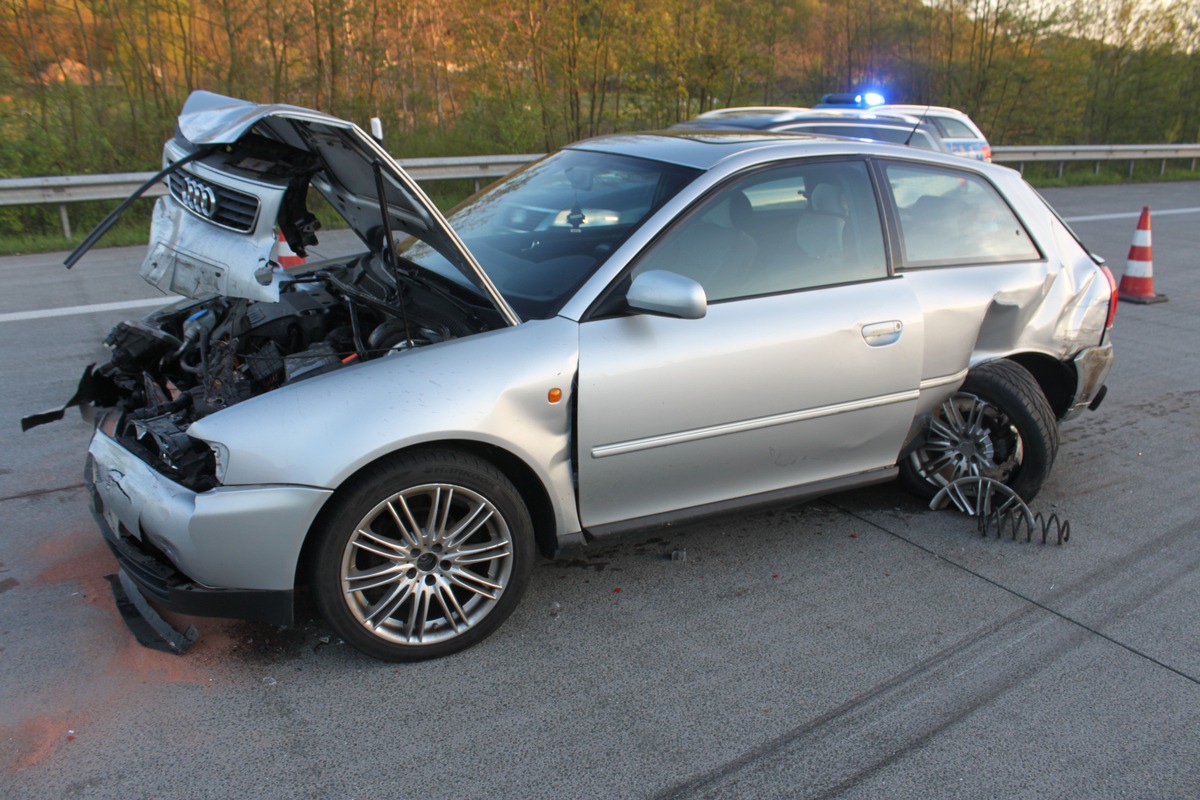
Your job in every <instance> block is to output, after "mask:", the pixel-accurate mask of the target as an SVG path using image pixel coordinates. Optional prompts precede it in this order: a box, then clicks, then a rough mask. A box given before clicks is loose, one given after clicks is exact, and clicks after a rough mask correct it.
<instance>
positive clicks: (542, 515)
mask: <svg viewBox="0 0 1200 800" xmlns="http://www.w3.org/2000/svg"><path fill="white" fill-rule="evenodd" d="M423 450H456V451H458V452H460V453H467V454H470V455H473V456H475V457H477V458H481V459H483V460H485V461H488V462H489V463H491V464H492V465H494V466H495V467H496V468H497V469H499V470H500V471H501V472H502V473H504V476H505V477H506V478H508V480H510V481H511V482H512V484H513V486H515V487H516V490H517V493H518V494H520V496H521V499H522V501H524V503H525V507H526V509H527V510H528V511H529V518H530V520H531V521H532V523H533V531H534V538H535V542H536V545H537V549H538V551H539V552H540V553H541V554H542V555H544V556H547V557H549V556H550V555H552V554H553V553H554V551H555V550H556V549H557V547H558V531H557V525H556V523H555V516H554V507H553V505H552V504H551V502H550V496H549V494H548V493H547V491H546V487H545V486H544V485H543V484H542V482H541V480H540V479H539V478H538V477H537V474H536V473H535V472H534V471H533V470H532V469H531V468H530V467H529V465H528V464H526V463H525V462H524V461H523V460H522V459H521V458H519V457H518V456H516V455H514V454H513V453H510V452H509V451H507V450H505V449H503V448H501V447H496V446H495V445H489V444H486V443H484V442H478V441H472V440H469V439H447V440H441V441H434V442H422V443H421V444H417V445H412V446H410V447H404V448H401V449H399V450H394V451H392V452H390V453H387V454H385V455H382V456H380V457H379V458H376V459H375V460H374V461H370V462H368V463H366V464H363V465H362V466H361V467H359V468H358V470H357V471H355V472H354V473H353V474H352V475H350V476H349V477H348V478H346V480H344V481H343V482H342V483H341V485H340V486H338V488H337V489H336V490H334V492H333V494H332V495H330V497H329V498H328V499H327V500H326V501H325V504H324V505H323V506H322V507H321V510H320V511H319V512H318V513H317V516H316V518H315V519H314V520H313V523H312V525H310V526H309V529H308V532H307V533H306V534H305V537H304V544H303V545H302V546H301V548H300V557H299V558H298V559H297V561H296V576H295V579H294V583H295V585H296V586H300V585H302V584H305V583H307V582H308V576H309V574H310V571H311V569H312V562H313V555H314V552H315V550H316V548H317V542H318V539H319V537H318V535H317V532H318V531H319V530H320V529H321V527H322V526H323V525H324V524H325V520H326V519H327V518H328V517H329V514H330V513H332V509H333V508H334V507H335V505H336V503H337V500H338V499H339V498H340V497H341V496H343V495H344V494H345V492H346V491H347V490H348V489H349V488H350V487H352V486H354V485H355V484H357V482H358V481H360V480H362V479H363V477H364V476H365V475H368V474H369V473H371V472H373V471H375V469H376V468H377V467H378V466H379V465H380V464H382V463H384V462H387V461H389V460H392V459H395V458H398V457H400V456H403V455H407V454H411V453H414V452H419V451H423Z"/></svg>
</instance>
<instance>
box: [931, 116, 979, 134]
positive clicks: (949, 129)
mask: <svg viewBox="0 0 1200 800" xmlns="http://www.w3.org/2000/svg"><path fill="white" fill-rule="evenodd" d="M936 122H937V125H938V127H939V128H941V130H942V134H943V135H944V136H945V137H946V138H947V139H978V138H979V134H977V133H975V131H973V130H971V126H970V125H967V124H966V123H965V122H962V121H961V120H957V119H954V118H953V117H938V118H937V119H936Z"/></svg>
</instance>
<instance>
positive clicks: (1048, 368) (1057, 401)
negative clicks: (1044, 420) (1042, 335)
mask: <svg viewBox="0 0 1200 800" xmlns="http://www.w3.org/2000/svg"><path fill="white" fill-rule="evenodd" d="M1007 359H1008V360H1009V361H1013V362H1015V363H1017V364H1020V365H1021V366H1022V367H1024V368H1025V369H1027V370H1028V371H1029V373H1030V374H1031V375H1033V379H1034V380H1035V381H1037V383H1038V386H1040V387H1041V389H1042V394H1043V395H1045V396H1046V401H1047V402H1048V403H1049V404H1050V408H1051V409H1052V410H1053V411H1054V416H1055V417H1057V418H1058V419H1062V418H1063V416H1064V415H1066V413H1067V412H1068V411H1069V410H1070V409H1071V403H1072V401H1073V400H1074V398H1075V385H1076V376H1075V371H1074V369H1073V368H1072V367H1071V366H1070V365H1069V364H1064V363H1063V362H1062V361H1059V360H1058V359H1056V358H1054V357H1053V356H1048V355H1045V354H1044V353H1014V354H1012V355H1010V356H1008V357H1007Z"/></svg>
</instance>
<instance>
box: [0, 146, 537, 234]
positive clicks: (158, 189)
mask: <svg viewBox="0 0 1200 800" xmlns="http://www.w3.org/2000/svg"><path fill="white" fill-rule="evenodd" d="M538 158H541V155H540V154H536V153H535V154H526V155H512V156H467V157H456V158H407V159H400V166H402V167H404V170H405V171H406V172H408V174H409V175H411V176H412V177H413V179H414V180H416V181H418V182H420V181H444V180H452V179H459V180H464V179H465V180H473V181H475V189H476V191H478V189H479V185H480V181H481V180H483V179H485V178H502V177H504V176H505V175H507V174H508V173H510V172H512V171H513V170H515V169H517V168H518V167H522V166H524V165H526V164H528V163H529V162H530V161H533V160H535V159H538ZM152 177H154V173H153V172H123V173H119V174H114V175H63V176H59V177H47V178H6V179H3V180H0V206H30V205H51V204H56V205H58V216H59V220H60V221H61V222H62V228H63V236H65V237H66V238H67V239H70V238H71V218H70V216H69V215H68V213H67V204H69V203H78V202H82V201H85V200H124V199H125V198H126V197H128V196H129V195H131V194H133V192H134V190H136V189H137V188H138V187H139V186H141V185H142V184H144V183H145V182H146V181H148V180H150V179H151V178H152ZM166 193H167V188H166V186H165V185H164V184H161V183H160V184H158V185H157V186H151V187H150V188H149V189H147V190H146V193H145V196H146V197H158V196H159V195H164V194H166Z"/></svg>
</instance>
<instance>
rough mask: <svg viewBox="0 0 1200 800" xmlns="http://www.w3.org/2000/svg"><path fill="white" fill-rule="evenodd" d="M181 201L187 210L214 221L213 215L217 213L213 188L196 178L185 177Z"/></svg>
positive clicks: (215, 195)
mask: <svg viewBox="0 0 1200 800" xmlns="http://www.w3.org/2000/svg"><path fill="white" fill-rule="evenodd" d="M179 199H180V200H182V201H183V205H184V207H185V208H187V209H188V210H190V211H194V212H196V213H197V214H199V215H200V216H202V217H208V218H209V219H212V216H213V214H216V213H217V194H216V192H214V191H213V190H212V187H211V186H208V185H207V184H204V183H201V182H200V181H198V180H196V179H195V178H191V177H188V176H184V178H183V191H182V193H181V196H180V198H179Z"/></svg>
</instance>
